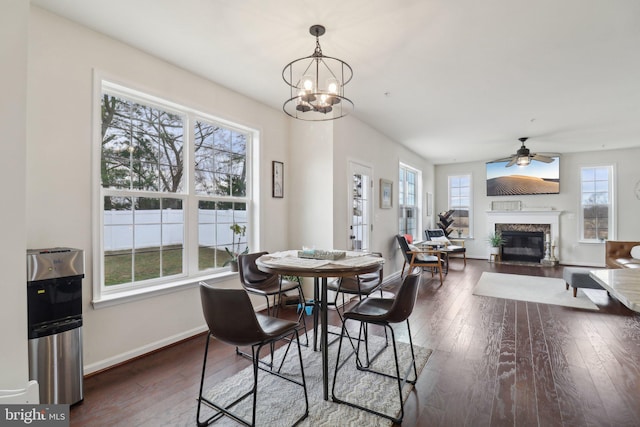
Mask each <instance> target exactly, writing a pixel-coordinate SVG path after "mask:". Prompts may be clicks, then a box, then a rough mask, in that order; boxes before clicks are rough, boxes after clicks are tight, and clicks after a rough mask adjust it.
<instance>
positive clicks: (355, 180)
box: [347, 162, 373, 251]
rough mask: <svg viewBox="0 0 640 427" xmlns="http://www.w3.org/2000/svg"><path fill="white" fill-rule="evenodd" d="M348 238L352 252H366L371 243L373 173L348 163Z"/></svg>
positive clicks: (365, 168)
mask: <svg viewBox="0 0 640 427" xmlns="http://www.w3.org/2000/svg"><path fill="white" fill-rule="evenodd" d="M349 176H350V177H351V178H350V179H349V193H348V194H349V202H348V204H347V208H348V215H349V234H348V236H349V238H348V242H347V247H348V248H350V249H351V250H353V251H368V250H369V249H370V242H371V229H372V224H371V209H372V204H373V200H372V196H373V178H372V176H373V173H372V170H371V168H370V167H368V166H364V165H362V164H359V163H355V162H349Z"/></svg>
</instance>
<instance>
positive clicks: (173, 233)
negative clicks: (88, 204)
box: [94, 81, 255, 300]
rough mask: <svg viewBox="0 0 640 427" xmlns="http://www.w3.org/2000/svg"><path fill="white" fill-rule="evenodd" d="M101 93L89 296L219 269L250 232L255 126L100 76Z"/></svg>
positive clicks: (243, 244)
mask: <svg viewBox="0 0 640 427" xmlns="http://www.w3.org/2000/svg"><path fill="white" fill-rule="evenodd" d="M100 96H101V101H100V107H101V139H100V142H99V143H100V170H99V172H97V173H99V174H100V181H99V182H100V203H99V213H98V215H99V220H100V224H101V226H100V228H101V230H100V236H99V240H100V245H99V248H100V253H99V254H96V255H97V256H99V257H100V260H101V262H100V269H101V271H100V272H99V275H98V276H99V277H100V278H101V280H100V288H99V292H98V293H99V295H97V296H96V295H94V300H100V298H101V297H102V296H104V295H110V294H118V293H120V292H130V291H132V290H139V289H143V288H151V287H154V288H157V287H158V286H171V284H172V283H174V282H176V281H177V282H188V281H189V280H190V279H192V280H191V281H195V280H196V278H198V279H200V278H202V277H204V276H207V275H212V274H216V273H219V272H222V271H224V270H226V269H227V265H228V264H229V261H230V259H231V257H232V256H235V255H237V254H239V253H242V252H244V251H246V250H247V248H248V243H247V242H248V241H250V235H251V228H250V227H249V224H250V221H249V217H250V206H251V203H250V198H249V196H250V194H251V191H250V182H251V181H250V179H249V171H250V169H249V168H250V165H251V162H250V160H251V159H250V152H251V150H250V146H251V141H252V138H253V136H254V134H255V131H252V130H250V129H246V128H243V127H241V126H239V125H238V126H236V125H233V124H229V123H226V122H223V121H221V120H218V119H216V118H213V117H211V116H208V115H206V114H203V113H201V112H197V111H194V110H191V109H189V108H187V107H184V106H180V105H176V104H173V103H170V102H168V101H164V100H161V99H158V98H155V97H152V96H148V95H145V94H142V93H140V92H138V91H134V90H130V89H127V88H124V87H122V86H119V85H115V84H112V83H109V82H106V81H102V91H101V94H100ZM234 230H235V233H234Z"/></svg>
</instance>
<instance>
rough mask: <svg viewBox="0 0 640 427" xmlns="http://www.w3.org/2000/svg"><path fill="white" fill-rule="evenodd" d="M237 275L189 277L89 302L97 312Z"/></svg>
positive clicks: (104, 296)
mask: <svg viewBox="0 0 640 427" xmlns="http://www.w3.org/2000/svg"><path fill="white" fill-rule="evenodd" d="M237 274H238V273H236V272H231V271H225V272H222V273H217V274H211V275H208V276H202V277H197V278H194V277H189V278H186V279H182V280H177V281H175V282H171V283H164V284H162V285H156V286H147V287H144V288H138V289H130V290H126V291H121V292H117V293H112V294H107V295H102V296H101V297H100V298H98V299H94V300H92V301H91V305H93V308H94V309H95V310H99V309H101V308H107V307H112V306H115V305H119V304H126V303H129V302H133V301H140V300H143V299H147V298H152V297H155V296H158V295H166V294H170V293H173V292H179V291H182V290H185V289H189V288H194V287H196V286H198V283H199V282H201V281H202V282H207V283H208V284H213V283H218V282H224V281H226V280H229V279H231V278H233V277H235V276H237Z"/></svg>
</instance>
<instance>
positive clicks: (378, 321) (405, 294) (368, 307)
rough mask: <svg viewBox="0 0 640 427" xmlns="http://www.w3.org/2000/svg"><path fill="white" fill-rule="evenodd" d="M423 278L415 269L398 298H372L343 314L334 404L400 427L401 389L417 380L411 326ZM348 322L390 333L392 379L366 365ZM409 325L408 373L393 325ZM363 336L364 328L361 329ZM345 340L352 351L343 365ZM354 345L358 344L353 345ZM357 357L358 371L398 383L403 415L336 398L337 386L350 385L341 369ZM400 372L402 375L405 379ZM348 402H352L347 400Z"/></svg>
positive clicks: (342, 397) (417, 269)
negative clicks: (403, 365) (346, 382)
mask: <svg viewBox="0 0 640 427" xmlns="http://www.w3.org/2000/svg"><path fill="white" fill-rule="evenodd" d="M420 277H421V269H420V268H416V269H414V270H412V272H411V273H410V274H408V275H407V277H405V278H404V280H403V282H402V284H401V285H400V288H399V289H398V292H397V294H396V295H395V297H394V298H374V297H369V298H365V299H363V300H361V301H359V302H358V303H357V304H356V305H355V306H354V307H353V308H351V309H349V310H347V311H345V313H344V322H343V324H342V331H341V334H340V341H339V344H338V356H337V358H336V369H335V372H334V375H333V386H332V389H331V395H332V398H333V401H334V402H336V403H342V404H345V405H349V406H352V407H354V408H358V409H362V410H364V411H367V412H370V413H372V414H376V415H379V416H381V417H384V418H388V419H390V420H391V421H393V422H394V423H397V424H401V423H402V419H403V417H404V402H403V399H402V389H403V387H404V386H405V384H415V383H416V380H417V378H418V371H417V369H416V358H415V353H414V350H413V339H412V337H411V327H410V325H409V316H411V313H412V312H413V308H414V306H415V303H416V298H417V296H418V287H419V285H420ZM349 321H356V322H360V323H361V324H373V325H380V326H383V327H384V328H385V331H386V330H388V331H389V334H390V335H391V342H392V343H393V355H394V362H395V374H393V375H390V374H388V373H384V372H380V371H378V370H375V369H372V368H371V364H370V363H369V361H366V362H363V361H362V360H361V358H360V354H361V352H360V345H361V341H362V337H358V338H357V339H356V338H352V337H351V336H350V335H349V331H348V329H347V323H348V322H349ZM403 322H406V324H407V334H408V337H409V345H410V347H411V360H410V364H409V365H408V367H407V368H405V369H402V370H401V369H400V361H399V360H398V349H397V344H396V337H395V333H394V330H393V327H392V326H391V325H392V324H395V323H403ZM360 331H361V332H360V335H362V328H360ZM344 338H346V339H347V340H348V342H349V344H350V345H351V347H352V351H351V352H350V353H349V355H347V356H346V357H344V359H345V361H344V362H343V363H342V364H341V363H340V357H341V355H342V343H343V340H344ZM354 342H355V343H354ZM385 349H386V346H385V347H382V349H381V350H380V351H379V352H378V354H376V356H374V357H373V358H372V359H371V362H373V361H374V360H375V359H376V357H378V356H379V355H380V353H381V352H382V351H384V350H385ZM353 355H355V363H356V367H357V369H358V371H366V372H371V373H374V374H378V375H382V376H385V377H389V378H393V379H395V380H396V384H397V391H398V399H399V402H400V415H399V416H395V414H389V413H386V412H382V411H381V410H380V408H374V407H372V405H369V406H367V402H353V401H351V398H350V397H349V395H348V394H347V395H346V396H337V395H336V382H338V381H339V380H342V381H349V379H347V378H341V376H340V375H339V374H340V372H339V371H340V368H341V367H343V366H344V364H345V363H347V362H348V361H349V358H351V357H352V356H353ZM411 371H413V375H411ZM400 372H403V375H404V376H402V375H401V374H400ZM347 399H349V400H347Z"/></svg>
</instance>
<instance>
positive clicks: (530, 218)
mask: <svg viewBox="0 0 640 427" xmlns="http://www.w3.org/2000/svg"><path fill="white" fill-rule="evenodd" d="M560 213H561V211H556V210H552V209H535V210H513V211H488V212H487V219H488V222H489V224H488V230H490V232H491V231H499V232H500V233H502V234H503V237H504V233H507V232H525V233H538V237H537V238H538V239H540V240H542V245H543V246H542V248H543V249H542V254H541V255H540V256H537V255H536V259H534V260H532V261H531V262H535V263H539V262H540V260H541V259H544V255H545V254H544V242H545V239H546V240H549V241H551V242H554V243H555V245H556V249H557V248H558V246H557V245H558V243H557V242H558V241H559V237H560V235H559V234H560V233H559V231H560V227H559V226H560V223H559V222H560V221H559V218H560ZM540 233H542V238H540ZM535 241H536V242H537V240H535ZM529 243H531V242H528V243H527V246H528V245H529ZM516 244H517V245H518V246H519V247H522V244H521V243H516ZM535 244H536V245H537V243H535ZM532 246H533V245H532ZM530 249H531V248H530ZM536 250H538V249H536ZM507 252H509V251H507ZM511 252H523V251H516V250H515V248H514V249H512V250H511ZM510 255H513V253H512V254H509V253H508V254H507V258H509V257H510ZM515 255H516V256H518V255H523V254H515ZM527 256H529V254H527ZM531 256H533V255H531ZM502 259H503V260H505V255H504V254H502ZM512 260H513V259H512Z"/></svg>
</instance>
